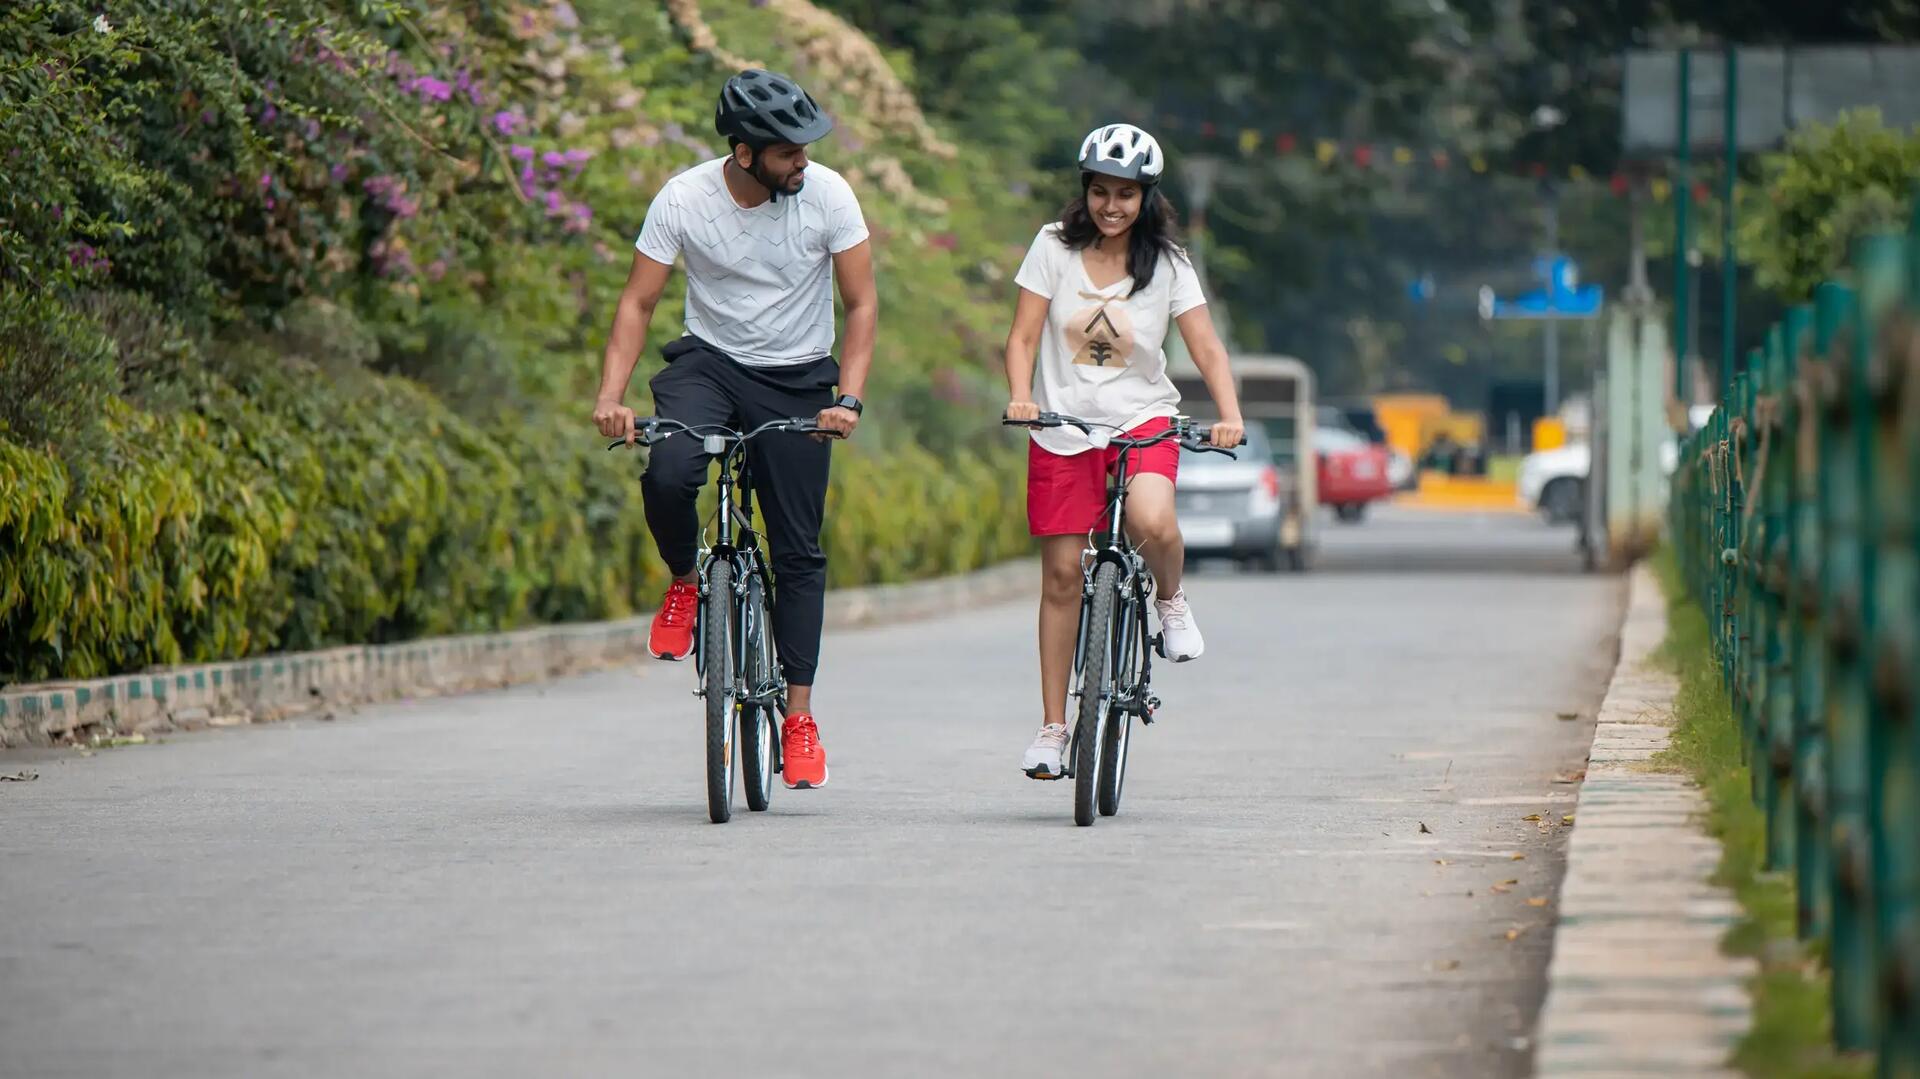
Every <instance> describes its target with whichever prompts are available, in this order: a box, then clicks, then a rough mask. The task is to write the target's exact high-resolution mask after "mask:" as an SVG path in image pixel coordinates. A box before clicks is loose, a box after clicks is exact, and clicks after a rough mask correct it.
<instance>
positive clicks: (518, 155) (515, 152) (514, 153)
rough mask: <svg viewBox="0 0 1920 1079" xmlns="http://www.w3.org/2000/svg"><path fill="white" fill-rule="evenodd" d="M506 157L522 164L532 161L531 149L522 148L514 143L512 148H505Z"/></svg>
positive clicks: (528, 147) (527, 147)
mask: <svg viewBox="0 0 1920 1079" xmlns="http://www.w3.org/2000/svg"><path fill="white" fill-rule="evenodd" d="M507 156H508V157H511V158H513V159H514V160H515V161H523V162H524V161H532V160H533V147H531V146H522V145H520V144H519V143H514V144H513V145H512V146H510V147H508V148H507Z"/></svg>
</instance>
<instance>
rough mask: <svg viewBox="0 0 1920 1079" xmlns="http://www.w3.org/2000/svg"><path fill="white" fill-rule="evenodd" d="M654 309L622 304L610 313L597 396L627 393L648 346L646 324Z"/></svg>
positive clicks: (616, 398)
mask: <svg viewBox="0 0 1920 1079" xmlns="http://www.w3.org/2000/svg"><path fill="white" fill-rule="evenodd" d="M652 316H653V312H652V311H650V310H648V309H646V308H644V307H640V306H639V305H635V304H627V303H623V304H621V305H620V306H619V307H618V308H617V309H616V310H615V311H614V315H613V332H612V333H610V334H608V335H607V350H606V353H605V354H604V355H603V356H602V357H601V359H600V397H601V398H602V399H605V398H612V399H613V400H616V401H618V400H620V399H621V398H623V397H625V396H626V393H627V383H628V382H631V381H632V380H633V369H634V367H635V366H636V365H638V364H639V362H640V352H641V350H642V349H645V348H646V347H647V324H648V323H649V322H651V321H653V318H652Z"/></svg>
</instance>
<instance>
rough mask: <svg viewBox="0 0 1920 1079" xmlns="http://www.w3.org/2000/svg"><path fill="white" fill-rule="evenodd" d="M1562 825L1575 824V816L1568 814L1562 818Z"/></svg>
mask: <svg viewBox="0 0 1920 1079" xmlns="http://www.w3.org/2000/svg"><path fill="white" fill-rule="evenodd" d="M1560 823H1561V824H1572V823H1573V814H1571V813H1569V814H1567V815H1566V816H1564V817H1561V818H1560Z"/></svg>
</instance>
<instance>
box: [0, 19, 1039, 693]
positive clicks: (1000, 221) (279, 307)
mask: <svg viewBox="0 0 1920 1079" xmlns="http://www.w3.org/2000/svg"><path fill="white" fill-rule="evenodd" d="M709 6H710V7H711V8H712V9H713V11H712V13H711V14H712V16H713V18H714V20H715V24H716V25H718V26H719V27H720V29H721V31H722V34H721V36H722V38H723V39H725V40H726V41H728V42H732V43H736V47H737V48H739V49H743V50H753V51H754V52H755V54H756V58H758V59H762V60H764V61H765V62H767V63H770V64H772V65H774V66H778V67H785V68H787V69H789V70H793V71H794V72H795V74H796V75H799V76H801V77H804V78H806V79H807V80H809V85H810V86H812V87H813V88H814V90H815V93H816V94H818V95H819V96H820V97H822V98H823V100H825V101H827V102H828V104H829V107H830V108H831V109H833V110H834V111H835V112H836V114H837V115H839V117H840V118H841V119H842V121H843V124H842V130H841V133H840V134H839V135H837V136H836V137H835V141H834V142H833V144H832V145H831V146H829V147H823V148H822V155H823V157H825V158H826V159H828V160H829V161H830V163H832V164H834V165H835V166H836V167H838V168H840V169H841V170H842V171H843V172H845V173H847V174H848V175H849V176H850V177H851V178H853V179H854V181H855V183H856V184H857V185H858V187H859V190H860V192H861V195H862V201H863V205H864V206H865V208H866V210H867V214H868V217H869V220H870V222H871V224H872V226H873V229H874V234H875V237H876V256H877V263H878V269H879V279H880V287H881V289H882V298H883V303H884V305H885V308H884V314H883V318H882V326H881V336H880V345H879V350H878V363H877V366H876V372H875V378H874V384H873V390H872V392H871V394H870V396H872V397H873V398H874V400H875V405H876V407H875V409H874V422H873V423H872V424H870V425H869V427H868V428H867V429H865V430H863V432H862V437H861V439H860V440H859V442H857V443H855V444H854V445H851V446H848V447H845V448H844V449H843V450H842V451H841V452H840V453H839V454H837V464H836V481H835V485H834V488H833V492H832V494H831V496H830V497H831V499H832V507H833V508H832V510H831V511H830V513H831V517H830V520H831V524H830V526H829V535H828V536H827V537H826V542H827V545H828V548H829V552H830V555H831V557H832V559H833V562H832V566H833V569H832V573H833V580H834V582H835V583H836V584H843V585H844V584H859V583H866V582H870V581H893V580H902V579H906V578H908V577H911V576H917V575H923V574H928V573H939V572H947V571H951V570H959V569H966V568H971V567H973V566H976V565H979V564H981V563H982V562H985V561H991V560H993V559H996V558H1001V557H1005V556H1007V555H1009V554H1014V553H1018V552H1020V551H1023V550H1024V549H1025V548H1026V544H1027V541H1026V537H1025V535H1024V529H1023V528H1022V527H1021V514H1020V513H1019V506H1018V502H1017V499H1018V493H1017V492H1018V489H1019V485H1018V482H1017V476H1016V474H1015V467H1016V465H1017V461H1018V458H1017V455H1014V454H1012V453H1011V452H1009V451H1008V450H1007V448H1006V444H1005V442H1004V440H1002V439H1000V438H998V437H997V432H995V431H994V430H993V428H992V425H991V421H990V418H989V417H990V416H991V415H992V412H991V409H992V408H994V407H997V404H998V402H997V400H993V398H994V397H995V395H996V393H997V388H996V387H995V386H994V384H993V383H994V379H993V377H992V374H991V372H992V370H993V367H994V365H995V364H996V362H997V348H996V346H997V341H998V338H999V335H1000V333H1001V332H1002V330H1003V328H1004V318H1005V311H1006V307H1007V304H1006V299H1007V296H1006V293H1007V292H1008V291H1009V286H1008V285H1007V284H1006V281H1007V277H1008V273H1009V270H1010V268H1011V264H1012V262H1013V261H1014V260H1017V258H1018V257H1019V254H1020V252H1021V250H1022V249H1023V246H1024V242H1025V240H1026V239H1027V237H1028V236H1030V235H1031V230H1032V228H1033V227H1035V226H1036V225H1037V224H1038V221H1039V220H1040V218H1041V217H1042V216H1044V215H1043V214H1042V213H1040V212H1038V211H1037V210H1036V208H1035V207H1034V206H1033V204H1032V203H1031V201H1030V200H1029V199H1028V198H1027V197H1026V196H1025V195H1024V194H1023V193H1022V192H1023V183H1022V181H1021V179H1020V176H1021V166H1019V165H1014V166H1012V167H1010V168H1000V167H984V168H983V167H969V168H965V169H961V168H955V167H953V164H952V162H953V160H954V159H955V153H956V151H955V148H953V147H951V146H949V145H947V144H945V143H944V142H943V141H942V140H941V139H940V138H939V136H938V135H936V134H934V133H933V131H932V129H931V128H930V127H928V125H927V124H926V122H925V120H924V118H923V117H921V116H920V114H919V112H918V109H917V106H916V105H915V103H914V102H913V99H912V96H911V94H910V93H907V92H906V91H905V90H904V88H903V86H902V84H901V83H900V82H899V80H898V79H897V77H895V76H894V74H893V73H892V72H891V71H889V70H888V69H887V67H886V65H885V63H884V62H883V61H881V60H880V59H879V58H878V54H877V53H875V52H874V51H873V50H872V49H871V46H870V45H868V44H867V43H865V42H864V39H861V38H860V36H859V35H858V34H857V33H855V32H853V31H852V30H851V29H850V28H848V27H846V26H845V25H844V24H841V23H839V22H838V21H837V20H835V19H834V18H833V17H832V16H829V15H827V14H825V13H824V12H822V11H820V10H819V9H817V8H815V7H813V6H812V5H811V4H808V3H806V2H804V0H773V2H771V3H769V4H767V5H745V4H738V3H726V4H719V3H712V4H709ZM105 10H106V13H105V14H104V15H102V14H100V9H99V8H98V7H97V6H89V5H86V4H83V3H80V2H78V0H25V2H23V3H19V4H15V5H12V6H10V7H5V8H4V9H0V682H5V681H8V680H15V679H28V678H44V677H53V676H63V677H85V676H93V675H99V674H103V673H107V672H111V671H120V670H128V669H136V668H139V667H143V666H147V665H150V664H167V663H177V662H189V661H200V660H211V659H215V658H222V657H231V656H241V655H249V654H257V653H260V652H263V651H269V650H275V649H299V648H314V647H323V646H328V645H333V644H340V643H348V642H365V641H389V640H398V639H404V638H408V637H414V636H419V635H428V634H439V633H453V632H470V631H482V630H491V629H497V628H505V627H511V626H519V625H526V624H531V623H536V622H548V621H564V620H578V619H596V618H608V617H615V616H620V615H624V614H627V613H630V612H631V611H633V610H635V609H636V608H637V607H640V606H643V605H649V604H651V602H652V601H653V599H654V598H655V596H656V595H657V591H658V589H659V588H660V587H661V586H662V584H663V583H664V569H663V567H661V565H660V564H659V561H658V559H657V557H656V556H655V554H654V553H653V550H652V543H651V541H650V539H649V538H648V536H647V534H646V530H645V526H644V523H643V520H642V516H641V513H640V501H639V487H638V483H637V474H638V469H637V467H635V462H634V461H633V460H632V459H631V458H628V459H626V460H622V459H621V458H619V457H617V456H615V455H610V454H606V453H604V452H603V451H601V449H600V448H599V446H598V444H597V443H596V441H595V439H594V437H593V436H592V434H591V433H590V432H589V431H588V430H587V428H586V424H585V415H584V413H585V402H586V400H587V399H588V397H589V395H590V392H591V389H592V386H593V384H594V382H595V380H596V378H597V366H598V364H597V360H598V350H599V344H600V340H601V335H602V334H603V333H604V332H605V325H606V321H607V318H608V315H609V310H608V309H609V305H610V304H611V302H612V300H613V298H614V297H615V296H616V295H617V294H618V292H619V288H620V283H621V280H622V277H623V275H624V272H625V267H626V264H627V262H628V260H629V258H630V256H629V255H628V254H627V250H628V248H629V246H630V244H631V240H632V236H633V234H634V233H635V232H637V230H638V227H639V222H640V220H641V218H642V217H643V216H644V213H645V209H646V206H645V200H646V197H647V193H649V192H651V191H652V190H654V189H656V188H657V187H658V185H659V184H660V183H661V182H663V181H664V180H665V179H666V178H667V177H668V176H669V175H671V174H672V173H673V172H675V171H678V170H679V169H682V168H684V167H686V166H687V165H690V164H692V163H693V162H695V161H697V160H699V159H700V158H702V157H704V156H708V155H711V154H713V153H716V152H717V151H718V149H719V147H718V140H716V139H713V138H712V137H711V136H710V135H707V134H705V133H704V132H705V130H710V129H709V128H707V125H708V123H709V122H710V117H711V108H712V95H713V92H714V87H715V86H717V85H718V83H719V80H720V79H721V78H722V77H723V75H724V74H725V73H726V68H727V63H728V60H727V58H726V56H725V55H724V52H723V50H722V49H721V48H720V47H719V46H717V45H715V44H714V43H713V42H710V41H708V40H707V39H706V37H705V36H703V34H702V33H701V32H699V31H700V28H701V27H704V26H705V24H704V23H700V22H698V20H699V18H700V9H699V6H698V5H697V4H695V3H693V2H691V0H676V3H674V4H672V5H668V8H666V9H662V8H653V7H645V6H642V7H635V6H633V5H628V4H623V3H615V2H613V0H574V2H573V3H571V4H570V3H567V2H563V0H509V2H507V3H502V4H488V5H469V4H447V3H429V2H428V0H372V2H365V0H352V2H349V0H318V2H313V0H124V2H122V3H116V4H113V5H109V6H108V7H107V8H106V9H105ZM707 33H711V31H707ZM703 129H704V130H703ZM993 153H994V151H992V150H984V151H983V150H981V149H979V148H970V149H968V150H967V155H968V156H967V158H966V160H968V161H974V162H978V161H982V160H990V159H992V157H993ZM683 289H684V284H683V282H682V281H681V280H680V279H679V278H678V277H676V279H675V284H674V286H673V289H672V292H671V293H670V295H669V296H668V298H667V300H666V302H665V304H663V307H662V311H661V315H660V317H659V318H658V319H656V322H655V325H654V327H653V331H652V333H651V335H650V337H651V340H652V341H653V343H654V344H655V345H656V346H657V345H659V344H660V343H662V342H664V341H667V340H670V339H671V338H672V337H673V336H675V335H676V334H677V332H678V330H679V325H678V310H679V300H678V297H679V296H680V295H681V294H682V293H683ZM657 362H658V361H657V360H654V359H653V358H652V357H651V356H649V357H647V358H646V360H645V362H644V363H643V366H642V369H641V371H640V372H639V374H638V377H637V378H636V388H635V391H634V392H633V394H631V395H630V397H631V398H632V399H633V402H634V403H635V404H637V405H638V404H642V403H643V401H642V400H641V399H640V398H641V395H642V393H643V391H642V390H641V389H639V385H640V383H641V382H642V380H644V379H645V377H646V376H647V375H648V373H649V372H650V369H652V368H653V366H654V365H655V364H657ZM89 423H91V424H93V429H92V431H91V433H87V434H85V435H84V437H79V436H80V435H81V433H82V432H86V431H88V424H89ZM62 432H65V433H67V434H68V435H69V436H71V437H67V438H64V439H63V438H60V437H56V436H58V435H60V434H61V433H62ZM923 445H924V446H931V447H933V450H932V451H929V450H928V449H923V448H921V447H922V446H923Z"/></svg>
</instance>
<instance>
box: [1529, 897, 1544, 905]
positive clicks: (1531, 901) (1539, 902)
mask: <svg viewBox="0 0 1920 1079" xmlns="http://www.w3.org/2000/svg"><path fill="white" fill-rule="evenodd" d="M1546 905H1547V897H1546V896H1544V895H1536V896H1534V897H1533V898H1532V899H1529V900H1527V906H1529V907H1544V906H1546Z"/></svg>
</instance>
